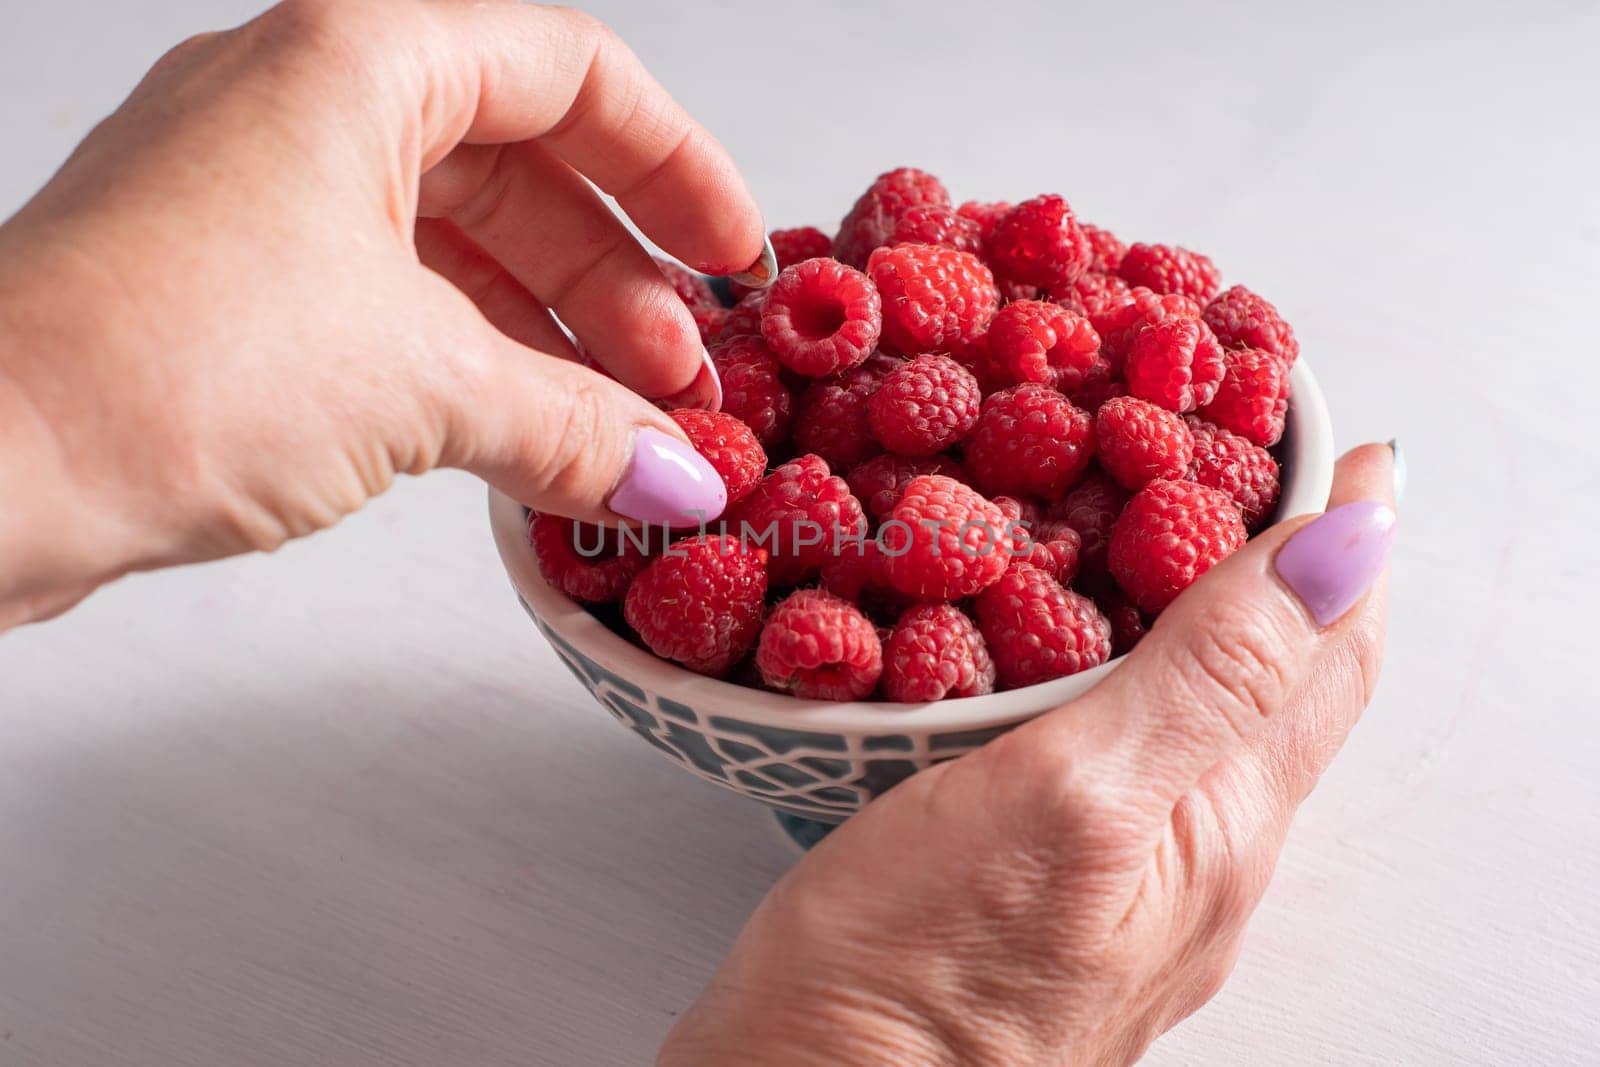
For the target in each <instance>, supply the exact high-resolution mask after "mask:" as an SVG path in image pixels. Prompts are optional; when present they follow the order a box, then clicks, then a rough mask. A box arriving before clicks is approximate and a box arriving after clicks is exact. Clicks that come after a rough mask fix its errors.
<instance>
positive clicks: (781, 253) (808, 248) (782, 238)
mask: <svg viewBox="0 0 1600 1067" xmlns="http://www.w3.org/2000/svg"><path fill="white" fill-rule="evenodd" d="M767 239H768V240H769V241H771V242H772V252H773V255H775V256H776V257H777V260H778V271H779V273H782V272H783V270H784V269H785V268H786V267H792V266H794V265H795V264H796V263H800V262H803V261H805V260H808V259H816V258H817V257H818V256H831V255H833V238H832V237H829V236H828V235H827V234H825V233H823V232H822V231H821V230H819V229H817V228H816V227H815V226H796V227H795V228H794V229H790V230H773V231H772V232H771V233H770V234H768V235H767ZM728 288H729V289H730V290H732V292H733V295H734V297H735V299H743V298H744V297H745V296H746V295H748V294H749V293H753V292H755V291H756V290H754V289H751V288H750V287H749V286H748V285H740V284H739V283H738V282H731V283H730V284H729V286H728Z"/></svg>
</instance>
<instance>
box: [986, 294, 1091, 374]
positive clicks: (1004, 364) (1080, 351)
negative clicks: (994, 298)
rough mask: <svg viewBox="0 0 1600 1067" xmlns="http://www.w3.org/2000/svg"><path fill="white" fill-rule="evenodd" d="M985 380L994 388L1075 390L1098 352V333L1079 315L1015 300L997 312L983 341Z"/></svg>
mask: <svg viewBox="0 0 1600 1067" xmlns="http://www.w3.org/2000/svg"><path fill="white" fill-rule="evenodd" d="M984 343H985V347H986V350H987V362H986V371H987V375H988V380H989V381H990V382H991V383H993V384H994V386H995V387H997V388H1004V387H1006V386H1010V385H1021V384H1022V383H1023V382H1041V383H1043V384H1044V385H1048V386H1050V388H1052V389H1058V390H1060V391H1061V392H1063V393H1065V392H1068V391H1070V390H1072V389H1076V388H1077V387H1078V386H1079V385H1080V384H1081V383H1082V382H1083V379H1084V375H1086V374H1087V373H1088V372H1089V369H1090V368H1091V367H1093V366H1094V362H1095V360H1096V359H1097V358H1098V357H1099V355H1100V335H1099V334H1097V333H1095V332H1094V327H1093V326H1091V325H1090V324H1089V320H1088V319H1086V318H1084V317H1083V316H1082V315H1076V314H1073V313H1072V312H1071V311H1068V310H1067V309H1066V308H1064V307H1062V306H1060V305H1059V304H1051V303H1046V302H1045V301H1042V300H1017V301H1014V302H1013V303H1010V304H1007V305H1006V306H1005V307H1003V308H1001V309H1000V310H999V311H998V312H996V313H995V317H994V321H993V322H991V323H990V324H989V333H988V334H987V336H986V337H985V339H984Z"/></svg>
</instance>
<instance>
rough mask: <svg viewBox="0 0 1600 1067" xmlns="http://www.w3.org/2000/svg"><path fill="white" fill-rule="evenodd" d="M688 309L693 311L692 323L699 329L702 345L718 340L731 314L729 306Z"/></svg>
mask: <svg viewBox="0 0 1600 1067" xmlns="http://www.w3.org/2000/svg"><path fill="white" fill-rule="evenodd" d="M689 310H690V311H691V312H693V313H694V325H695V329H697V330H699V331H700V343H701V344H702V345H710V344H713V343H715V342H716V341H718V340H720V339H721V338H722V331H723V330H724V329H726V328H727V325H728V317H729V316H730V315H732V314H733V310H732V309H731V308H725V307H714V308H703V309H696V308H690V309H689Z"/></svg>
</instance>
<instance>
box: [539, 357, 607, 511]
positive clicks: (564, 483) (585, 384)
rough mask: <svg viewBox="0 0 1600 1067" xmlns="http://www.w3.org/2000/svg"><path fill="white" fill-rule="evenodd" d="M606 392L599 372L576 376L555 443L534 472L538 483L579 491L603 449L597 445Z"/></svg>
mask: <svg viewBox="0 0 1600 1067" xmlns="http://www.w3.org/2000/svg"><path fill="white" fill-rule="evenodd" d="M605 393H606V390H605V388H604V385H603V383H602V382H601V381H600V379H599V376H598V375H576V376H575V381H574V382H573V384H572V386H571V388H570V390H569V391H568V393H567V397H566V400H565V402H564V406H563V409H562V411H561V412H560V415H559V418H560V424H559V426H558V428H557V436H556V438H555V440H556V441H557V442H558V443H557V445H556V447H555V448H554V449H553V450H551V452H550V453H549V454H548V455H547V456H546V457H545V458H544V462H543V463H541V464H540V465H539V469H538V470H536V471H535V472H534V477H535V479H536V481H537V483H538V484H539V486H540V487H542V488H543V489H545V490H549V491H554V492H557V493H560V494H563V495H568V494H572V495H576V494H578V493H580V492H581V491H582V489H583V487H584V485H585V484H586V483H587V481H588V476H589V473H590V472H591V471H592V470H594V469H595V468H596V467H597V465H598V463H597V460H598V459H599V454H600V453H602V452H604V450H603V449H601V448H599V447H598V446H599V443H600V437H601V434H600V429H601V427H602V426H604V425H605V424H606V416H605V413H606V408H607V406H608V405H607V403H606V396H605Z"/></svg>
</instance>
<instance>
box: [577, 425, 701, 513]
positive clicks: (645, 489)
mask: <svg viewBox="0 0 1600 1067" xmlns="http://www.w3.org/2000/svg"><path fill="white" fill-rule="evenodd" d="M606 506H607V507H609V508H610V509H611V510H612V511H614V512H616V513H617V514H618V515H621V516H623V517H624V518H629V519H637V520H639V521H640V522H654V523H666V524H668V525H671V526H694V525H696V524H697V523H699V522H701V521H709V520H711V519H714V518H716V517H717V516H718V515H721V514H722V509H723V508H725V507H727V506H728V487H727V486H726V485H724V484H723V482H722V476H721V475H719V474H718V473H717V472H716V469H715V468H713V467H712V466H711V464H710V463H707V462H706V459H705V457H704V456H702V455H701V454H700V453H698V452H696V451H695V450H694V449H693V448H690V447H689V446H688V445H687V444H685V443H684V442H682V441H680V440H678V439H677V438H676V437H672V436H671V435H669V434H664V433H662V432H661V431H660V430H657V429H655V428H653V427H650V426H645V427H641V428H640V429H639V432H638V433H637V434H635V435H634V439H633V455H632V456H631V457H629V459H628V465H627V467H626V468H624V469H623V471H622V477H621V478H619V479H618V480H617V487H616V488H615V489H613V490H612V491H611V499H609V500H607V501H606Z"/></svg>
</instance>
